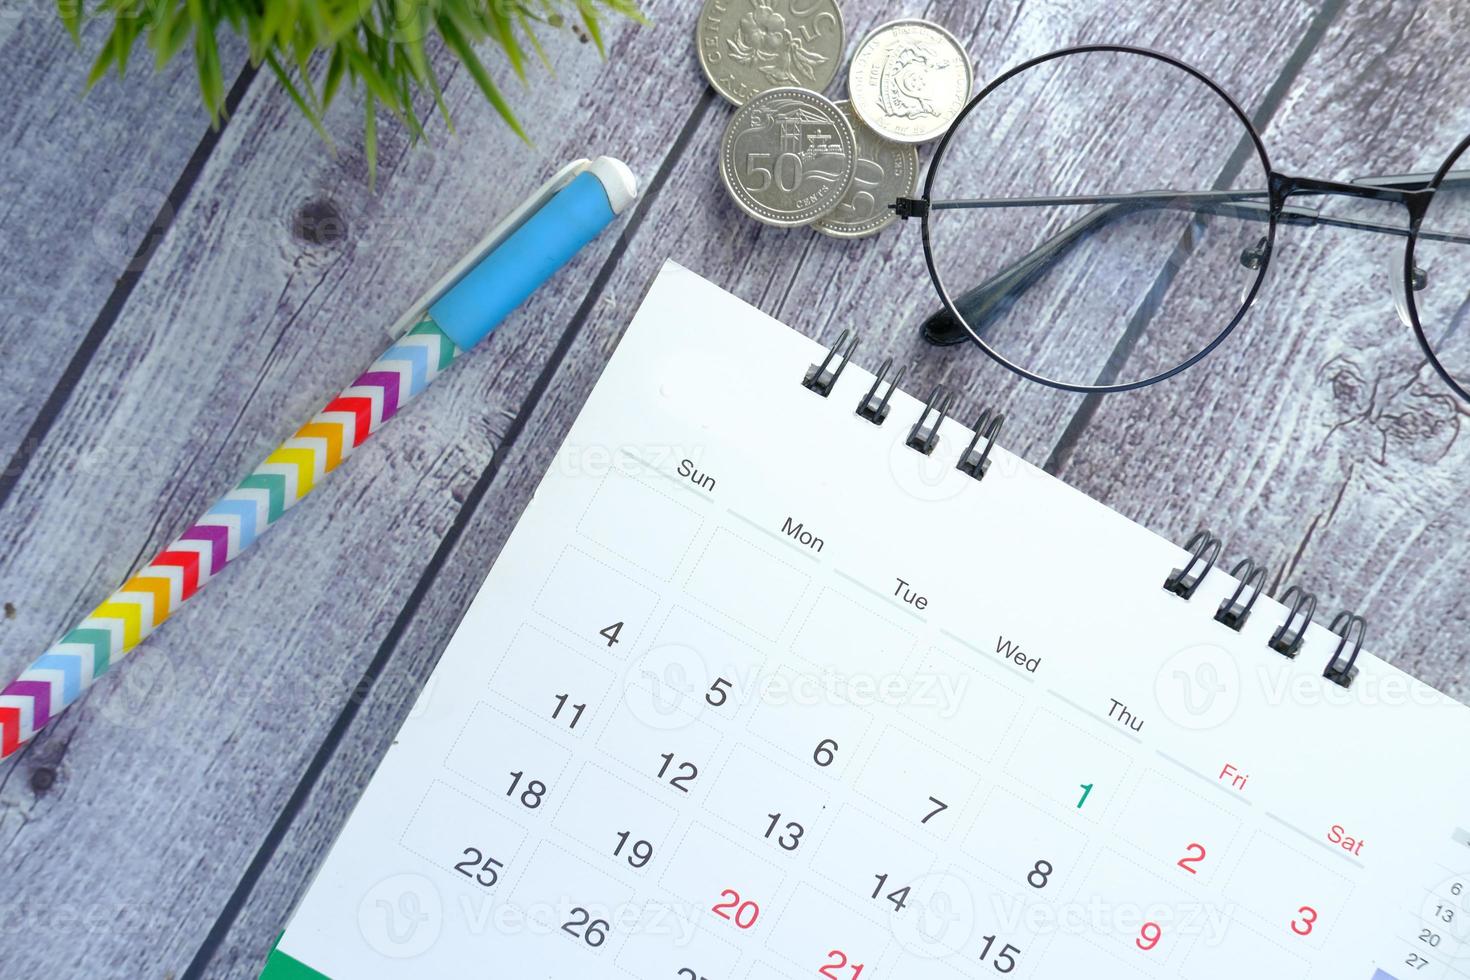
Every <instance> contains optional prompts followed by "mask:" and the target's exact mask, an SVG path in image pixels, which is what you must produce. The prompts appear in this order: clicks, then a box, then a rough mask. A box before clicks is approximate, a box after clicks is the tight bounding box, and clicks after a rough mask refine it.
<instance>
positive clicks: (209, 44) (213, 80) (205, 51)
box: [185, 0, 225, 126]
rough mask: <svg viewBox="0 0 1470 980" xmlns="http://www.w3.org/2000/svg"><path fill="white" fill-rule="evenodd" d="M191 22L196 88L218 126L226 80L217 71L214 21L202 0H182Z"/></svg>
mask: <svg viewBox="0 0 1470 980" xmlns="http://www.w3.org/2000/svg"><path fill="white" fill-rule="evenodd" d="M185 7H186V8H187V9H188V11H189V20H190V21H191V22H192V23H193V25H194V64H195V66H196V67H197V68H198V70H199V92H200V94H201V95H203V96H204V107H205V108H206V109H208V110H209V118H210V121H211V122H212V123H213V124H214V125H215V126H218V125H219V122H220V116H221V114H222V112H223V110H224V105H225V80H224V75H223V74H222V73H221V71H220V64H219V48H217V47H216V46H215V43H214V21H212V20H210V19H208V18H207V17H206V16H205V12H204V0H185Z"/></svg>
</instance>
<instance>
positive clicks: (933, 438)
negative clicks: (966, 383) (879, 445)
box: [906, 385, 954, 456]
mask: <svg viewBox="0 0 1470 980" xmlns="http://www.w3.org/2000/svg"><path fill="white" fill-rule="evenodd" d="M953 402H954V394H953V393H952V392H949V391H946V390H945V388H944V385H935V386H934V390H933V391H931V392H930V393H929V400H928V401H927V402H925V404H924V411H922V412H920V413H919V420H918V421H917V422H915V423H914V427H913V428H912V429H910V430H909V437H908V439H907V440H906V441H907V443H908V447H909V448H910V449H915V450H918V451H919V452H921V453H923V454H924V455H925V456H928V455H929V454H930V453H932V452H934V447H935V446H937V445H939V427H940V426H941V425H943V424H944V417H945V416H946V415H948V414H949V406H950V405H951V404H952V403H953ZM931 414H933V415H934V421H933V423H932V424H929V425H925V422H927V421H928V419H929V416H930V415H931Z"/></svg>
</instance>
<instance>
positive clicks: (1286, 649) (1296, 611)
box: [1266, 585, 1317, 659]
mask: <svg viewBox="0 0 1470 980" xmlns="http://www.w3.org/2000/svg"><path fill="white" fill-rule="evenodd" d="M1281 604H1282V605H1283V606H1285V605H1290V606H1291V611H1290V612H1288V613H1287V614H1286V622H1284V623H1282V624H1281V625H1280V626H1278V627H1276V632H1274V633H1272V634H1271V639H1270V640H1268V641H1267V643H1266V645H1267V646H1269V647H1270V648H1271V649H1272V650H1275V651H1276V652H1277V653H1279V654H1281V655H1282V656H1283V657H1291V658H1293V659H1295V658H1296V655H1297V654H1298V653H1300V652H1301V649H1302V637H1303V636H1304V635H1306V632H1307V627H1308V626H1311V625H1312V616H1313V615H1314V614H1315V613H1316V612H1317V597H1316V596H1315V595H1313V594H1312V593H1310V592H1308V591H1307V590H1306V589H1304V588H1302V587H1301V586H1300V585H1293V586H1292V587H1291V588H1289V589H1287V590H1286V592H1285V594H1283V595H1282V596H1281ZM1298 615H1300V616H1301V617H1302V621H1301V625H1299V626H1296V627H1293V626H1292V625H1291V624H1292V623H1294V622H1296V618H1297V616H1298Z"/></svg>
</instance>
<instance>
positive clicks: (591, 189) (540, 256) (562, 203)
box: [429, 158, 632, 350]
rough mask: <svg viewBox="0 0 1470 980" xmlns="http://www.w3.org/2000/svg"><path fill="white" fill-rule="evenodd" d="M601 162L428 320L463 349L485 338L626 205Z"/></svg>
mask: <svg viewBox="0 0 1470 980" xmlns="http://www.w3.org/2000/svg"><path fill="white" fill-rule="evenodd" d="M605 159H606V158H602V159H599V160H598V161H597V164H594V169H589V170H586V171H583V172H582V173H580V174H578V175H577V176H576V177H574V178H573V179H572V181H571V183H569V184H567V186H566V187H563V188H562V189H561V190H560V191H557V192H556V194H554V195H553V196H552V197H551V199H550V200H549V201H547V202H546V203H545V204H544V205H542V206H541V208H540V209H538V210H537V211H536V212H535V213H534V214H532V215H531V216H530V217H528V218H527V219H526V221H525V223H523V224H522V225H521V226H520V227H519V228H517V229H516V230H515V231H514V232H512V233H511V234H510V236H509V237H507V238H506V240H505V241H504V242H501V243H500V245H498V246H497V247H496V248H495V249H494V250H492V251H491V252H490V254H489V255H486V256H485V258H483V259H481V260H480V262H479V264H477V265H476V266H475V267H474V268H472V269H470V270H469V271H468V272H466V273H465V274H464V276H463V277H462V278H461V279H460V280H459V282H457V283H455V284H454V286H453V287H452V288H451V289H449V290H448V291H447V292H445V293H444V295H443V296H441V297H439V299H437V300H436V301H435V302H434V303H433V304H432V305H430V307H429V316H430V317H432V318H433V320H434V322H435V323H437V324H438V325H439V328H440V329H441V330H443V331H444V332H445V333H446V334H448V335H449V338H450V339H451V340H453V341H454V343H455V344H456V345H457V346H458V347H459V348H460V349H461V350H468V349H469V348H471V347H473V346H475V345H476V344H478V343H479V342H480V341H481V340H484V339H485V337H486V336H488V335H489V333H490V332H491V331H492V330H494V329H495V328H496V327H497V326H499V325H500V322H501V321H502V320H504V319H505V318H506V316H508V315H509V314H510V312H511V311H512V310H514V309H515V308H516V307H517V306H519V305H520V304H521V303H522V302H523V301H524V300H525V299H526V297H528V296H530V295H531V294H532V293H533V292H535V291H536V288H537V287H538V286H540V285H541V284H542V283H544V282H545V281H546V280H547V279H550V278H551V276H552V274H553V273H555V272H556V270H558V269H560V268H561V267H562V266H564V265H566V263H567V262H568V261H569V260H570V259H571V257H572V256H573V255H576V254H577V252H578V251H579V250H581V248H582V246H584V245H586V244H587V243H588V242H590V241H591V240H592V239H594V238H596V237H597V233H598V232H600V231H602V229H604V228H606V227H607V226H608V225H609V224H610V223H611V222H612V220H613V218H614V217H616V215H617V212H618V211H621V210H622V209H623V207H624V206H626V200H625V199H623V195H622V194H620V193H619V191H620V188H617V187H613V188H612V189H611V191H610V189H609V187H608V186H606V185H605V184H604V182H603V180H602V179H599V175H598V173H597V172H596V168H597V166H598V164H603V160H605ZM618 166H619V167H621V164H619V165H618ZM626 172H627V168H625V167H623V168H622V173H626ZM631 176H632V175H631V174H628V175H627V178H628V180H631ZM614 204H616V205H617V207H616V208H615V207H614Z"/></svg>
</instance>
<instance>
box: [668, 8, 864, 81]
mask: <svg viewBox="0 0 1470 980" xmlns="http://www.w3.org/2000/svg"><path fill="white" fill-rule="evenodd" d="M695 32H696V42H695V46H696V47H697V48H698V49H699V64H700V66H701V67H703V68H704V73H705V76H706V77H708V78H709V83H710V84H711V85H713V86H714V87H715V91H716V92H719V93H720V94H721V95H723V96H724V97H725V98H727V99H729V100H730V101H731V102H733V103H735V104H736V105H744V104H745V103H746V102H748V101H750V100H751V99H753V98H755V97H756V96H757V95H759V94H761V93H762V92H765V91H767V90H768V89H773V88H785V87H795V88H809V89H811V90H812V91H814V92H820V91H821V90H822V89H824V88H826V87H827V86H828V85H829V84H831V82H832V79H833V78H835V77H837V69H838V67H839V66H840V65H841V64H842V46H843V41H844V36H843V32H842V11H841V10H839V9H838V7H837V4H836V2H835V0H705V4H704V9H703V10H701V11H700V14H699V24H698V26H697V27H696V28H695Z"/></svg>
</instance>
